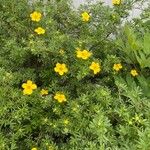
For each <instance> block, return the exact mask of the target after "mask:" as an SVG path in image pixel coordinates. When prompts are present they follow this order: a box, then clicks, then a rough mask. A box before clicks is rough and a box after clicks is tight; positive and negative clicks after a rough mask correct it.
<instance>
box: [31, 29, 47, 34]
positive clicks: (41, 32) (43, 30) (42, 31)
mask: <svg viewBox="0 0 150 150" xmlns="http://www.w3.org/2000/svg"><path fill="white" fill-rule="evenodd" d="M34 32H36V33H37V34H44V33H45V29H43V28H41V27H38V28H36V29H35V30H34Z"/></svg>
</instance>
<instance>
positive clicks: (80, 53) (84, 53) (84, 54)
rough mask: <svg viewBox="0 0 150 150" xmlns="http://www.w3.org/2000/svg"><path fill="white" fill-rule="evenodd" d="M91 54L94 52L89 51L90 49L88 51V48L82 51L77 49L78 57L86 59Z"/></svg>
mask: <svg viewBox="0 0 150 150" xmlns="http://www.w3.org/2000/svg"><path fill="white" fill-rule="evenodd" d="M91 55H92V53H91V52H89V51H87V50H83V51H81V50H80V49H77V57H78V58H82V59H84V60H86V59H88V58H89V57H90V56H91Z"/></svg>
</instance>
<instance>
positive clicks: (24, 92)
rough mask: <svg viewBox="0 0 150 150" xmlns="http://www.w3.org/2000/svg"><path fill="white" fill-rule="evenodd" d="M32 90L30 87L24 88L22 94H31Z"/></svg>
mask: <svg viewBox="0 0 150 150" xmlns="http://www.w3.org/2000/svg"><path fill="white" fill-rule="evenodd" d="M32 92H33V90H32V89H24V90H23V94H24V95H31V94H32Z"/></svg>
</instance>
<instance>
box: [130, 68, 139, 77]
mask: <svg viewBox="0 0 150 150" xmlns="http://www.w3.org/2000/svg"><path fill="white" fill-rule="evenodd" d="M130 73H131V75H132V76H133V77H135V76H138V72H137V71H136V70H135V69H132V70H131V71H130Z"/></svg>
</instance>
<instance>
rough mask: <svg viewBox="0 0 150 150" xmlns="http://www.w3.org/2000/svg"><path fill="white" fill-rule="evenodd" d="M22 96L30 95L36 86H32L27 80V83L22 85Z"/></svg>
mask: <svg viewBox="0 0 150 150" xmlns="http://www.w3.org/2000/svg"><path fill="white" fill-rule="evenodd" d="M22 88H23V89H24V90H23V94H24V95H31V94H32V92H33V90H34V89H37V85H36V84H33V82H32V81H31V80H28V81H27V83H23V84H22Z"/></svg>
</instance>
